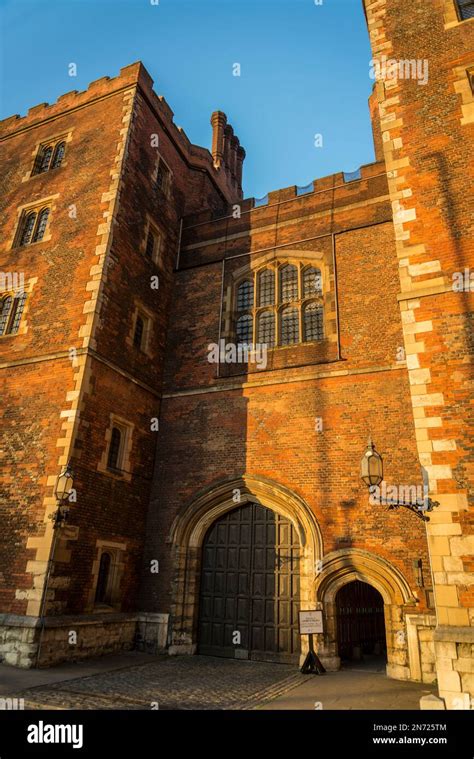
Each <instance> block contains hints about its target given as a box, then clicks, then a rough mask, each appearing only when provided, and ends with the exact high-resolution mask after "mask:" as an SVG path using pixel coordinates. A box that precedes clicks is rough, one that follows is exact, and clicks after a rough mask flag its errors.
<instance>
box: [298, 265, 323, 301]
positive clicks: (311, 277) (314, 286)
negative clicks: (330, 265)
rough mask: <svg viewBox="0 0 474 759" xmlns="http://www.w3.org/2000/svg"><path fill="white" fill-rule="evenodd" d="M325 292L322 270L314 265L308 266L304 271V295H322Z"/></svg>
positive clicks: (305, 296)
mask: <svg viewBox="0 0 474 759" xmlns="http://www.w3.org/2000/svg"><path fill="white" fill-rule="evenodd" d="M322 292H323V283H322V279H321V272H320V270H319V269H316V267H314V266H308V267H307V268H306V269H304V271H303V297H304V298H307V297H309V296H310V295H321V294H322Z"/></svg>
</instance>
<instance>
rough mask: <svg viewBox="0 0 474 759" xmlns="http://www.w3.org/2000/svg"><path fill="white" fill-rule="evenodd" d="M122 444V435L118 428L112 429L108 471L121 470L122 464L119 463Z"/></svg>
mask: <svg viewBox="0 0 474 759" xmlns="http://www.w3.org/2000/svg"><path fill="white" fill-rule="evenodd" d="M121 444H122V433H121V431H120V430H119V428H118V427H112V433H111V437H110V447H109V455H108V459H107V468H108V469H115V470H117V469H120V464H121V462H120V461H119V456H120V448H121Z"/></svg>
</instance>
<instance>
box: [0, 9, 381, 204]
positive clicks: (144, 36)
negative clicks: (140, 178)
mask: <svg viewBox="0 0 474 759" xmlns="http://www.w3.org/2000/svg"><path fill="white" fill-rule="evenodd" d="M155 1H156V0H155ZM0 15H1V38H0V47H1V62H0V67H1V68H0V83H1V102H0V109H1V113H0V117H1V118H6V117H7V116H10V115H12V114H14V113H19V114H21V115H24V114H25V113H26V111H27V110H28V108H29V107H31V106H32V105H36V104H37V103H41V102H49V103H51V102H54V101H55V100H56V98H57V97H58V96H59V95H61V94H62V93H64V92H67V91H69V90H83V89H85V88H86V87H87V85H88V83H89V82H90V81H92V80H94V79H98V78H100V77H102V76H111V77H112V76H116V75H117V74H118V72H119V69H120V68H121V67H122V66H126V65H127V64H129V63H132V62H134V61H136V60H142V61H143V63H144V64H145V66H146V67H147V69H148V70H149V72H150V74H151V76H152V77H153V79H154V80H155V91H156V92H157V93H158V94H160V95H164V97H165V98H166V100H167V101H168V103H169V105H170V106H171V108H172V110H173V111H174V114H175V122H176V123H177V124H178V125H180V126H182V127H183V129H184V130H185V132H186V133H187V135H188V137H189V139H190V140H191V141H192V142H194V143H196V144H199V145H203V146H205V147H210V142H211V127H210V123H209V118H210V115H211V112H212V111H214V110H217V109H219V110H223V111H225V112H226V113H227V116H228V119H229V121H230V123H231V124H232V125H233V127H234V131H235V132H236V134H237V135H238V137H239V138H240V142H241V144H242V145H243V146H244V147H245V149H246V152H247V158H246V161H245V165H244V193H245V195H246V196H247V197H249V196H255V197H261V196H263V195H265V194H266V193H267V192H268V191H270V190H276V189H278V188H280V187H287V186H288V185H292V184H297V185H300V186H302V185H306V184H308V183H309V182H310V181H311V180H313V179H315V178H317V177H321V176H325V175H326V174H331V173H333V172H335V171H354V170H355V169H357V168H358V167H359V166H360V165H362V164H364V163H369V162H370V161H372V160H373V147H372V133H371V128H370V119H369V112H368V106H367V98H368V96H369V95H370V92H371V88H372V81H371V79H370V78H369V60H370V58H371V53H370V47H369V41H368V35H367V30H366V26H365V18H364V14H363V10H362V0H323V3H322V5H316V4H315V0H159V4H158V5H153V4H152V0H0ZM69 63H75V64H76V66H77V76H76V77H70V76H69V75H68V64H69ZM234 63H239V64H240V67H241V76H240V77H237V76H233V64H234ZM315 134H321V135H322V137H323V147H322V148H321V147H319V148H317V147H315V144H314V135H315Z"/></svg>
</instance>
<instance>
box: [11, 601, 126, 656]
mask: <svg viewBox="0 0 474 759" xmlns="http://www.w3.org/2000/svg"><path fill="white" fill-rule="evenodd" d="M136 626H137V615H129V614H114V613H103V614H90V615H78V616H63V617H46V618H45V620H44V626H43V624H42V621H41V619H40V618H39V617H25V616H19V615H13V614H8V615H7V614H2V615H0V661H1V662H4V663H5V664H10V665H12V666H16V667H22V668H25V669H28V668H30V667H36V666H39V667H50V666H51V665H53V664H58V663H60V662H64V661H79V660H81V659H89V658H91V657H93V656H102V655H104V654H111V653H117V652H119V651H129V650H130V649H132V648H133V645H134V639H135V633H136ZM38 648H39V657H38Z"/></svg>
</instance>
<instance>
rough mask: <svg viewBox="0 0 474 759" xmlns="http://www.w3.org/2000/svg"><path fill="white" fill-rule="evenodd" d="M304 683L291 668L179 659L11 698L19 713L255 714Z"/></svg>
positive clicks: (250, 663)
mask: <svg viewBox="0 0 474 759" xmlns="http://www.w3.org/2000/svg"><path fill="white" fill-rule="evenodd" d="M308 679H309V677H308V676H305V675H302V674H301V673H300V672H299V671H298V669H297V667H296V666H295V665H289V664H269V663H266V662H256V661H236V660H235V659H219V658H214V657H208V656H179V657H166V658H163V660H161V661H155V662H153V663H150V664H142V665H140V666H135V667H127V668H125V669H121V670H118V671H114V672H107V673H103V674H99V675H92V676H89V677H81V678H77V679H74V680H67V681H65V682H60V683H55V684H52V685H48V686H40V687H36V688H30V689H28V690H26V691H23V692H21V693H15V694H14V695H15V696H17V697H21V698H24V699H25V709H129V710H130V709H153V708H155V709H156V708H159V709H255V708H258V707H265V704H267V703H269V702H271V701H272V700H273V699H275V698H276V697H277V696H279V695H281V694H283V693H286V692H287V691H289V690H291V689H292V688H295V687H296V686H298V685H301V684H302V683H304V682H305V681H306V680H308Z"/></svg>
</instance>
